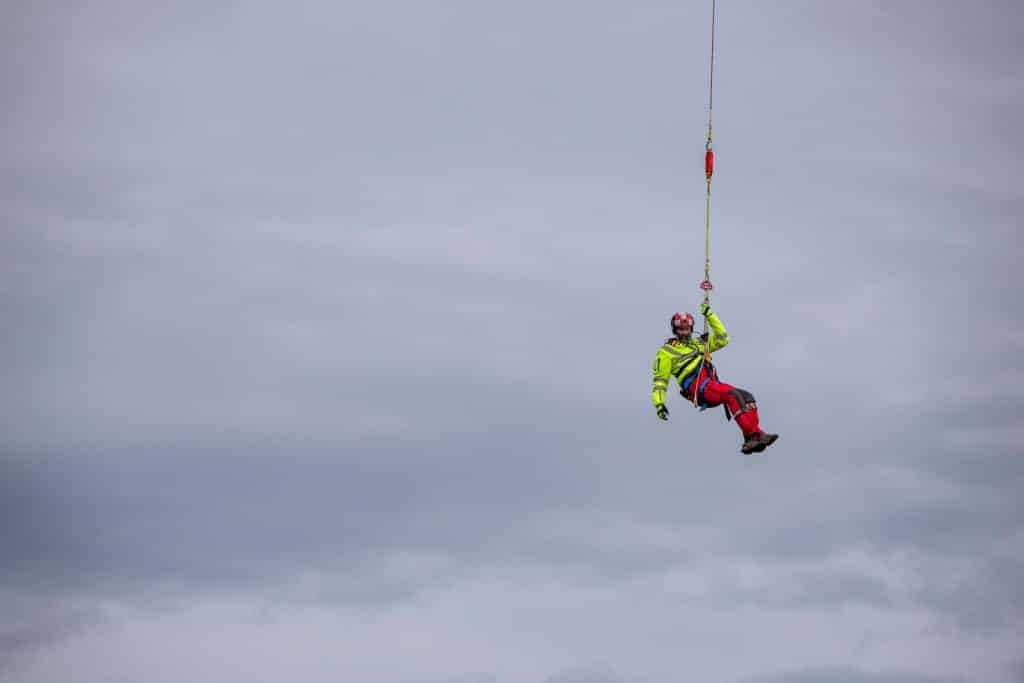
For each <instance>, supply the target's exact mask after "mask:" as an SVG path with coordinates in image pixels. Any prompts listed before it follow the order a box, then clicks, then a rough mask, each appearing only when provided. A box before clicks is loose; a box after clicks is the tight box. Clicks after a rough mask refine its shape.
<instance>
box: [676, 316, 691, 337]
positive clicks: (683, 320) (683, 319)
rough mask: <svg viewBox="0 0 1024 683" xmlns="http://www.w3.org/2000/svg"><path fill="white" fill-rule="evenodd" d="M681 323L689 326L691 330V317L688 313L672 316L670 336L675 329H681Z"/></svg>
mask: <svg viewBox="0 0 1024 683" xmlns="http://www.w3.org/2000/svg"><path fill="white" fill-rule="evenodd" d="M683 323H686V324H687V325H689V326H690V329H691V330H692V329H693V316H692V315H690V314H689V313H676V314H675V315H674V316H672V334H675V332H676V328H677V327H682V326H683Z"/></svg>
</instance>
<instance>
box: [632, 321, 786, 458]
mask: <svg viewBox="0 0 1024 683" xmlns="http://www.w3.org/2000/svg"><path fill="white" fill-rule="evenodd" d="M700 312H701V314H702V315H703V316H704V317H705V318H706V319H707V322H708V326H710V328H711V332H710V336H709V337H708V338H704V337H701V338H697V339H694V338H693V336H692V335H693V316H692V315H690V314H689V313H676V314H675V315H674V316H672V323H671V324H672V334H673V335H674V336H672V337H670V338H669V339H666V340H665V344H664V345H663V346H662V347H661V348H660V349H658V354H657V356H655V358H654V392H653V394H652V395H651V398H652V400H653V401H654V408H655V409H656V410H657V411H658V417H659V418H661V419H662V420H667V419H668V408H667V407H665V392H666V391H668V383H669V377H670V376H672V377H675V378H676V380H677V381H678V382H679V388H680V392H679V393H680V394H682V395H683V397H684V398H686V399H687V400H689V401H691V402H692V403H694V405H699V406H700V409H701V410H704V409H705V408H711V407H715V406H720V405H722V404H725V406H726V410H727V412H726V418H727V419H728V418H734V419H735V420H736V425H737V426H738V427H739V428H740V431H741V432H743V437H744V440H743V446H742V447H741V448H740V451H741V452H742V453H744V454H745V455H750V454H751V453H760V452H761V451H763V450H764V449H765V448H767V447H768V446H771V445H772V444H773V443H775V440H776V439H778V438H779V435H778V434H767V433H765V432H763V431H761V427H760V426H759V425H758V418H757V404H756V403H755V402H754V397H753V395H752V394H751V393H750V392H749V391H746V390H744V389H737V388H736V387H734V386H732V385H730V384H725V383H724V382H719V381H718V373H716V372H715V366H714V365H713V364H712V363H711V354H712V353H713V352H715V351H718V350H719V349H721V348H722V347H724V346H725V345H726V344H728V343H729V334H728V333H727V332H726V331H725V326H724V325H723V324H722V321H721V320H719V319H718V316H717V315H715V313H713V312H712V311H711V307H710V306H709V305H708V304H707V303H703V304H701V307H700ZM705 345H706V346H707V348H705Z"/></svg>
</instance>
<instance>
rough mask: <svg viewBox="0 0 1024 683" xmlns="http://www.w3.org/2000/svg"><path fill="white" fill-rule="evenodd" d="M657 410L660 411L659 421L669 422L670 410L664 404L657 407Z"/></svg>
mask: <svg viewBox="0 0 1024 683" xmlns="http://www.w3.org/2000/svg"><path fill="white" fill-rule="evenodd" d="M655 408H656V409H657V411H658V419H659V420H667V419H668V408H666V407H665V404H664V403H659V404H658V405H657V406H655Z"/></svg>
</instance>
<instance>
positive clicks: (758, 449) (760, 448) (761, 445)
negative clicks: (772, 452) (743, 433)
mask: <svg viewBox="0 0 1024 683" xmlns="http://www.w3.org/2000/svg"><path fill="white" fill-rule="evenodd" d="M778 440H779V435H778V434H772V436H771V438H770V439H768V442H767V443H759V444H757V446H755V447H754V452H755V453H760V452H761V451H763V450H764V449H766V448H768V447H769V446H771V445H772V444H773V443H775V442H776V441H778Z"/></svg>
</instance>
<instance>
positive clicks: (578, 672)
mask: <svg viewBox="0 0 1024 683" xmlns="http://www.w3.org/2000/svg"><path fill="white" fill-rule="evenodd" d="M628 680H629V679H627V678H624V677H623V676H621V675H619V674H618V673H616V672H615V671H612V670H611V669H608V668H606V667H600V666H593V667H580V668H573V669H568V670H566V671H562V672H559V673H556V674H553V675H551V676H550V677H548V678H547V679H546V680H545V683H626V681H628Z"/></svg>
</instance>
